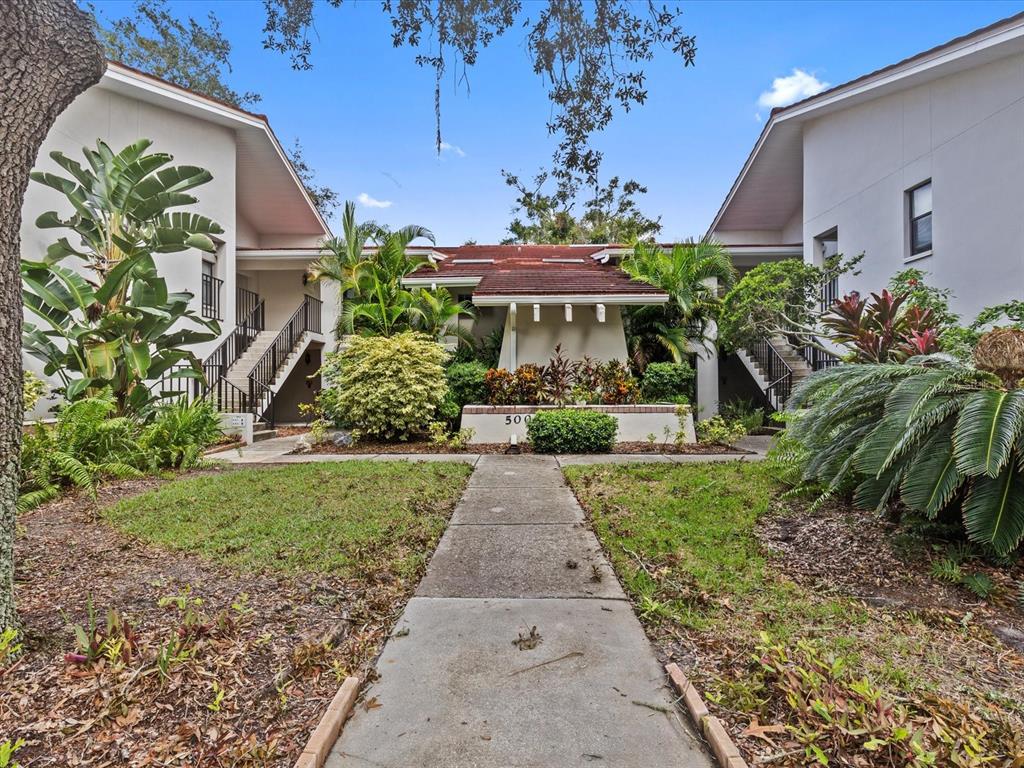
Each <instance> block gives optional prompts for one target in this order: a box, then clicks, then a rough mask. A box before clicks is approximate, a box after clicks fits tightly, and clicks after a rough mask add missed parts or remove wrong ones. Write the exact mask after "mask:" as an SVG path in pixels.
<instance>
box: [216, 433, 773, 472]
mask: <svg viewBox="0 0 1024 768" xmlns="http://www.w3.org/2000/svg"><path fill="white" fill-rule="evenodd" d="M298 439H299V436H298V435H293V436H290V437H275V438H273V439H271V440H262V441H260V442H258V443H253V444H252V445H247V446H244V447H242V448H233V449H231V450H228V451H220V452H218V453H211V454H208V455H207V456H206V458H207V459H209V460H211V461H223V462H227V463H228V464H267V463H273V464H296V463H301V464H305V463H307V462H310V461H355V460H359V459H362V460H364V461H366V460H372V461H402V460H407V461H461V462H464V463H466V464H476V463H477V461H478V460H479V459H480V457H481V455H493V454H479V453H344V454H339V453H320V454H317V453H302V454H294V455H293V454H292V453H291V452H292V451H293V450H295V443H296V442H297V441H298ZM770 440H771V438H769V437H761V436H753V435H752V436H749V437H745V438H743V439H742V440H740V442H739V443H738V447H740V448H742V449H744V450H747V451H751V452H752V453H749V454H735V453H716V454H707V453H691V454H671V453H594V454H586V455H564V456H556V457H555V459H556V460H557V461H558V463H559V465H560V466H567V465H570V464H651V463H656V464H657V463H667V462H671V463H674V464H691V463H693V462H705V461H737V460H740V461H760V460H761V459H763V458H764V455H765V452H766V451H767V450H768V444H769V441H770Z"/></svg>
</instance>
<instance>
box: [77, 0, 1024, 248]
mask: <svg viewBox="0 0 1024 768" xmlns="http://www.w3.org/2000/svg"><path fill="white" fill-rule="evenodd" d="M530 1H531V0H526V3H527V5H528V4H529V3H530ZM97 6H98V8H99V9H100V10H101V12H103V13H104V14H106V15H108V16H112V17H115V16H119V15H122V14H123V13H125V12H127V11H128V10H129V8H128V6H127V5H125V4H124V3H118V2H99V3H97ZM172 7H173V9H174V10H176V11H178V12H180V13H181V14H182V15H186V14H191V15H195V16H201V15H203V14H204V13H205V9H206V8H209V7H212V8H213V9H214V10H215V12H216V13H217V14H218V16H220V18H221V20H222V22H223V29H224V32H225V34H226V35H227V37H228V38H229V39H230V40H231V43H232V46H233V51H232V62H233V66H234V69H233V72H232V73H231V75H230V77H229V82H230V84H231V85H232V86H233V87H234V88H235V89H236V90H238V91H240V92H241V91H247V90H255V91H258V92H260V93H261V94H262V96H263V102H262V103H261V104H260V105H258V106H257V107H256V108H255V111H260V112H265V113H266V114H267V115H268V117H269V118H270V122H271V124H272V125H273V127H274V130H275V132H276V133H277V135H278V137H279V138H280V139H281V141H282V143H284V144H286V145H291V143H292V142H293V141H294V139H295V138H299V139H300V140H301V141H302V144H303V147H304V154H305V156H306V160H307V162H308V163H309V164H310V165H312V166H313V167H315V168H316V169H317V172H318V175H319V178H320V180H321V181H322V182H324V183H327V184H329V185H331V186H332V187H334V188H335V189H337V190H338V191H339V192H340V193H341V194H342V196H343V197H345V198H349V199H360V197H361V196H362V199H363V200H365V201H378V202H381V203H384V202H386V203H389V205H388V206H387V207H371V206H368V205H367V204H365V203H363V204H360V205H359V209H358V211H359V217H360V218H361V219H369V218H375V219H377V220H379V221H382V222H385V223H387V224H391V225H395V226H400V225H403V224H412V223H414V224H420V225H423V226H426V227H428V228H430V229H432V230H433V231H434V233H435V234H436V235H437V239H438V242H439V243H440V244H445V245H458V244H461V243H462V242H464V241H465V240H467V239H474V240H476V241H477V242H480V243H485V242H497V241H498V240H500V239H501V238H502V237H503V236H505V235H506V232H505V227H506V225H507V224H508V222H509V221H510V220H511V207H512V205H513V201H514V194H513V191H512V190H511V189H510V188H508V187H506V186H505V184H504V182H503V180H502V178H501V170H502V169H507V170H510V171H512V172H514V173H517V174H519V175H520V176H523V177H532V175H533V174H534V173H535V172H536V171H537V170H538V169H540V168H541V167H543V166H544V165H545V164H546V163H547V162H548V161H549V158H550V156H551V151H552V149H553V147H554V142H553V139H552V138H551V137H549V136H548V135H547V133H546V130H545V122H546V120H547V118H548V115H549V114H550V107H549V104H548V101H547V98H546V89H545V86H544V83H543V82H542V81H541V79H540V78H539V77H538V76H536V75H534V74H533V71H532V68H531V66H530V61H529V57H528V55H527V52H526V50H525V45H524V43H523V37H522V32H521V30H518V29H515V30H512V31H511V32H510V33H509V34H507V35H506V36H505V37H504V38H503V39H501V40H499V41H497V42H496V43H495V44H493V45H492V46H491V47H489V48H487V49H485V50H484V51H483V52H482V53H481V55H480V57H479V60H478V63H477V65H476V66H475V67H474V68H472V69H470V70H469V72H468V76H469V85H470V92H469V93H467V91H466V88H465V87H459V86H457V85H456V84H455V82H454V81H453V80H452V79H451V78H449V80H448V81H447V82H446V83H445V85H444V88H443V91H442V131H443V138H444V140H445V141H446V142H448V143H449V144H451V145H453V147H457V148H458V150H456V149H451V150H447V151H445V152H443V153H442V156H441V157H438V156H437V154H436V153H435V151H434V112H433V73H432V72H431V71H427V70H423V69H421V68H419V67H417V66H416V65H415V63H414V61H413V58H414V55H415V54H414V52H413V51H412V50H411V49H408V48H399V49H395V48H393V47H392V45H391V38H390V25H389V22H388V20H387V19H386V18H385V16H384V14H383V13H381V11H380V4H379V3H377V2H368V1H366V0H364V1H363V2H354V3H353V2H346V3H345V4H344V5H343V6H342V7H341V8H339V9H334V8H331V7H327V6H321V7H319V8H318V11H317V16H316V26H317V36H315V37H314V54H313V57H312V62H313V64H314V67H313V69H312V70H311V71H305V72H296V71H294V70H292V69H291V67H290V64H289V61H288V59H287V58H286V57H284V56H281V55H280V54H277V53H273V52H270V51H265V50H264V49H263V46H262V42H261V41H262V25H263V5H262V2H259V1H258V0H254V1H252V2H249V1H247V0H235V1H234V2H217V3H196V2H173V3H172ZM682 7H683V9H684V15H683V23H684V25H685V27H686V28H687V31H688V32H689V33H690V34H694V35H696V36H697V47H698V51H697V61H696V66H695V67H690V68H686V69H684V68H683V67H682V65H681V64H680V63H678V62H677V61H676V60H675V59H674V58H673V57H672V56H671V54H670V53H668V52H665V53H664V54H663V55H662V56H660V57H659V58H658V59H656V60H655V61H654V62H653V63H651V64H650V65H649V66H648V67H647V68H646V72H647V75H648V83H647V85H648V91H649V99H648V102H647V104H646V105H645V106H644V107H641V108H639V109H635V110H633V111H632V112H630V113H629V114H619V115H618V116H617V118H616V120H615V121H614V122H613V124H612V126H611V127H610V128H609V129H608V130H606V131H605V132H604V133H603V134H601V135H600V136H599V137H598V138H597V140H596V145H597V146H598V147H599V148H600V149H602V150H603V151H604V154H605V163H604V169H603V172H602V173H603V176H605V177H608V176H611V175H615V174H618V175H619V176H621V177H623V178H633V179H636V180H637V181H639V182H641V183H642V184H644V185H646V186H647V187H648V189H649V192H648V194H647V195H646V196H643V197H642V198H641V206H642V209H643V210H644V211H645V212H646V213H647V214H648V215H651V216H661V218H662V223H663V225H664V229H663V239H665V240H674V239H682V238H685V237H688V236H700V235H701V234H703V232H704V231H705V230H706V228H707V226H708V224H709V223H710V221H711V219H712V217H713V216H714V213H715V211H717V209H718V206H719V204H720V203H721V201H722V199H723V197H724V196H725V194H726V192H727V191H728V189H729V186H730V185H731V184H732V181H733V179H734V178H735V176H736V174H737V172H738V171H739V169H740V166H741V165H742V163H743V160H744V159H745V158H746V156H747V154H748V153H749V151H750V149H751V147H752V146H753V143H754V141H755V139H756V138H757V135H758V133H759V132H760V130H761V126H762V123H761V119H763V117H764V116H765V115H766V114H767V111H768V110H767V109H765V108H762V107H760V106H759V98H760V97H761V94H763V93H765V92H769V91H771V90H772V86H773V82H774V81H775V80H776V79H777V78H790V77H792V76H793V74H794V70H800V72H801V73H804V74H801V75H797V77H796V79H794V80H786V81H783V82H782V83H780V90H782V91H784V90H786V89H787V87H788V88H789V89H790V90H793V91H799V90H800V88H799V86H801V85H804V86H807V85H811V86H813V84H814V83H815V82H819V83H828V84H832V85H835V84H838V83H842V82H844V81H847V80H850V79H852V78H854V77H857V76H859V75H861V74H864V73H866V72H869V71H871V70H874V69H877V68H879V67H882V66H885V65H887V64H890V63H893V62H895V61H897V60H899V59H901V58H905V57H906V56H910V55H913V54H914V53H917V52H919V51H922V50H925V49H927V48H930V47H932V46H934V45H937V44H939V43H942V42H945V41H946V40H949V39H951V38H953V37H957V36H959V35H961V34H964V33H966V32H969V31H971V30H973V29H975V28H977V27H981V26H984V25H986V24H990V23H992V22H993V21H996V20H998V19H1001V18H1004V17H1006V16H1010V15H1012V14H1014V13H1016V12H1018V11H1020V10H1022V9H1024V3H1020V2H836V3H825V2H821V3H811V2H794V3H773V2H736V3H732V2H684V3H682ZM317 37H318V39H317ZM759 112H760V115H759ZM332 223H333V222H332Z"/></svg>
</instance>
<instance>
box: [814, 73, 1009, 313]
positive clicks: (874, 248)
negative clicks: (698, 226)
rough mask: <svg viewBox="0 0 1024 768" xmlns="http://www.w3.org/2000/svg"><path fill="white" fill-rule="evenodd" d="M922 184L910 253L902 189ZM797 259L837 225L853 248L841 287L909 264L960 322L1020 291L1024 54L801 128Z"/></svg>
mask: <svg viewBox="0 0 1024 768" xmlns="http://www.w3.org/2000/svg"><path fill="white" fill-rule="evenodd" d="M929 178H930V179H931V180H932V195H933V216H932V225H933V241H934V250H933V254H932V255H930V256H927V257H925V258H919V259H916V260H911V259H910V256H909V254H910V250H909V242H908V234H907V229H908V216H907V209H906V200H905V197H906V195H905V192H906V190H908V189H910V188H911V187H913V186H915V185H917V184H919V183H920V182H922V181H925V180H926V179H929ZM803 219H804V221H803V242H804V252H805V260H808V261H813V260H814V238H815V236H817V235H819V234H821V233H823V232H826V231H827V230H829V229H831V228H832V227H838V231H839V250H840V251H841V252H842V253H844V254H846V255H847V256H851V255H855V254H858V253H861V252H864V254H865V258H864V260H863V262H862V263H861V274H860V275H859V276H849V275H848V276H844V277H843V278H842V279H841V281H840V290H841V291H843V292H847V291H850V290H859V291H861V292H862V293H865V292H868V291H878V290H880V289H881V288H883V287H884V286H885V284H886V282H887V281H888V280H889V278H890V277H891V276H892V275H893V274H894V273H896V272H898V271H900V270H902V269H904V268H906V267H908V266H914V267H916V268H919V269H922V270H924V271H926V272H928V273H930V276H929V277H928V281H929V282H930V283H931V284H934V285H936V286H939V287H944V288H950V289H951V290H952V291H953V293H954V294H955V299H954V301H953V309H954V310H955V311H957V312H959V313H960V314H961V315H962V316H963V317H964V318H965V319H966V320H971V319H973V317H974V315H975V314H976V313H977V312H978V311H979V310H980V309H982V308H983V307H986V306H990V305H992V304H997V303H1000V302H1003V301H1007V300H1009V299H1013V298H1021V296H1022V294H1024V57H1022V56H1019V55H1018V56H1013V57H1010V58H1006V59H1002V60H999V61H996V62H993V63H991V64H987V65H985V66H980V67H976V68H974V69H972V70H968V71H965V72H961V73H958V74H955V75H951V76H948V77H945V78H943V79H941V80H938V81H935V82H933V83H931V84H925V85H921V86H918V87H915V88H910V89H908V90H905V91H903V92H900V93H896V94H893V95H890V96H885V97H882V98H878V99H875V100H873V101H870V102H866V103H864V104H862V105H859V106H855V107H851V108H849V109H846V110H844V111H841V112H837V113H835V114H832V115H827V116H824V117H822V118H819V119H818V120H816V121H813V122H811V123H808V124H807V125H806V126H805V127H804V211H803Z"/></svg>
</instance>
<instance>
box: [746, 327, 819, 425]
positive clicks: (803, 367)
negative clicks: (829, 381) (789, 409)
mask: <svg viewBox="0 0 1024 768" xmlns="http://www.w3.org/2000/svg"><path fill="white" fill-rule="evenodd" d="M768 345H769V346H770V347H771V349H772V350H774V351H775V353H776V354H777V355H778V357H779V358H781V360H782V361H783V362H784V363H785V364H786V366H787V367H788V368H789V371H790V372H791V373H790V386H789V387H788V388H787V390H788V391H785V392H779V391H777V390H776V389H773V388H772V384H773V383H774V381H775V380H776V379H777V378H778V375H775V376H773V375H772V373H771V372H770V371H769V367H768V364H767V363H766V361H764V360H763V359H759V358H760V357H761V356H759V355H756V354H755V353H754V352H753V351H751V350H747V349H741V350H737V352H736V355H737V357H739V359H740V360H741V361H742V362H743V365H744V367H746V369H747V371H748V372H749V373H750V375H751V377H752V378H753V379H754V382H755V383H756V384H757V386H758V387H759V388H760V389H761V391H762V392H763V393H764V395H765V398H766V399H767V400H768V402H769V403H770V404H771V406H772V407H773V408H775V410H777V411H780V410H782V409H783V408H784V407H785V405H786V399H787V398H788V395H789V392H791V391H792V390H793V388H795V387H796V385H797V384H799V383H800V382H801V381H803V380H804V379H806V378H807V377H808V376H810V375H811V373H812V372H813V371H812V369H811V366H810V365H809V364H808V363H807V361H806V360H804V358H803V356H801V354H800V353H799V352H798V351H797V350H796V348H795V347H794V346H793V345H792V344H790V343H789V341H788V340H787V339H786V338H785V337H784V336H773V337H772V338H770V339H768Z"/></svg>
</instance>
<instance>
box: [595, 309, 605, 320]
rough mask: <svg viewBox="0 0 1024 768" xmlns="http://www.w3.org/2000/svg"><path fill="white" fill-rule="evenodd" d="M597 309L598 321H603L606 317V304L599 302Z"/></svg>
mask: <svg viewBox="0 0 1024 768" xmlns="http://www.w3.org/2000/svg"><path fill="white" fill-rule="evenodd" d="M596 311H597V322H599V323H603V322H604V317H605V315H604V304H598V305H597V307H596Z"/></svg>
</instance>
